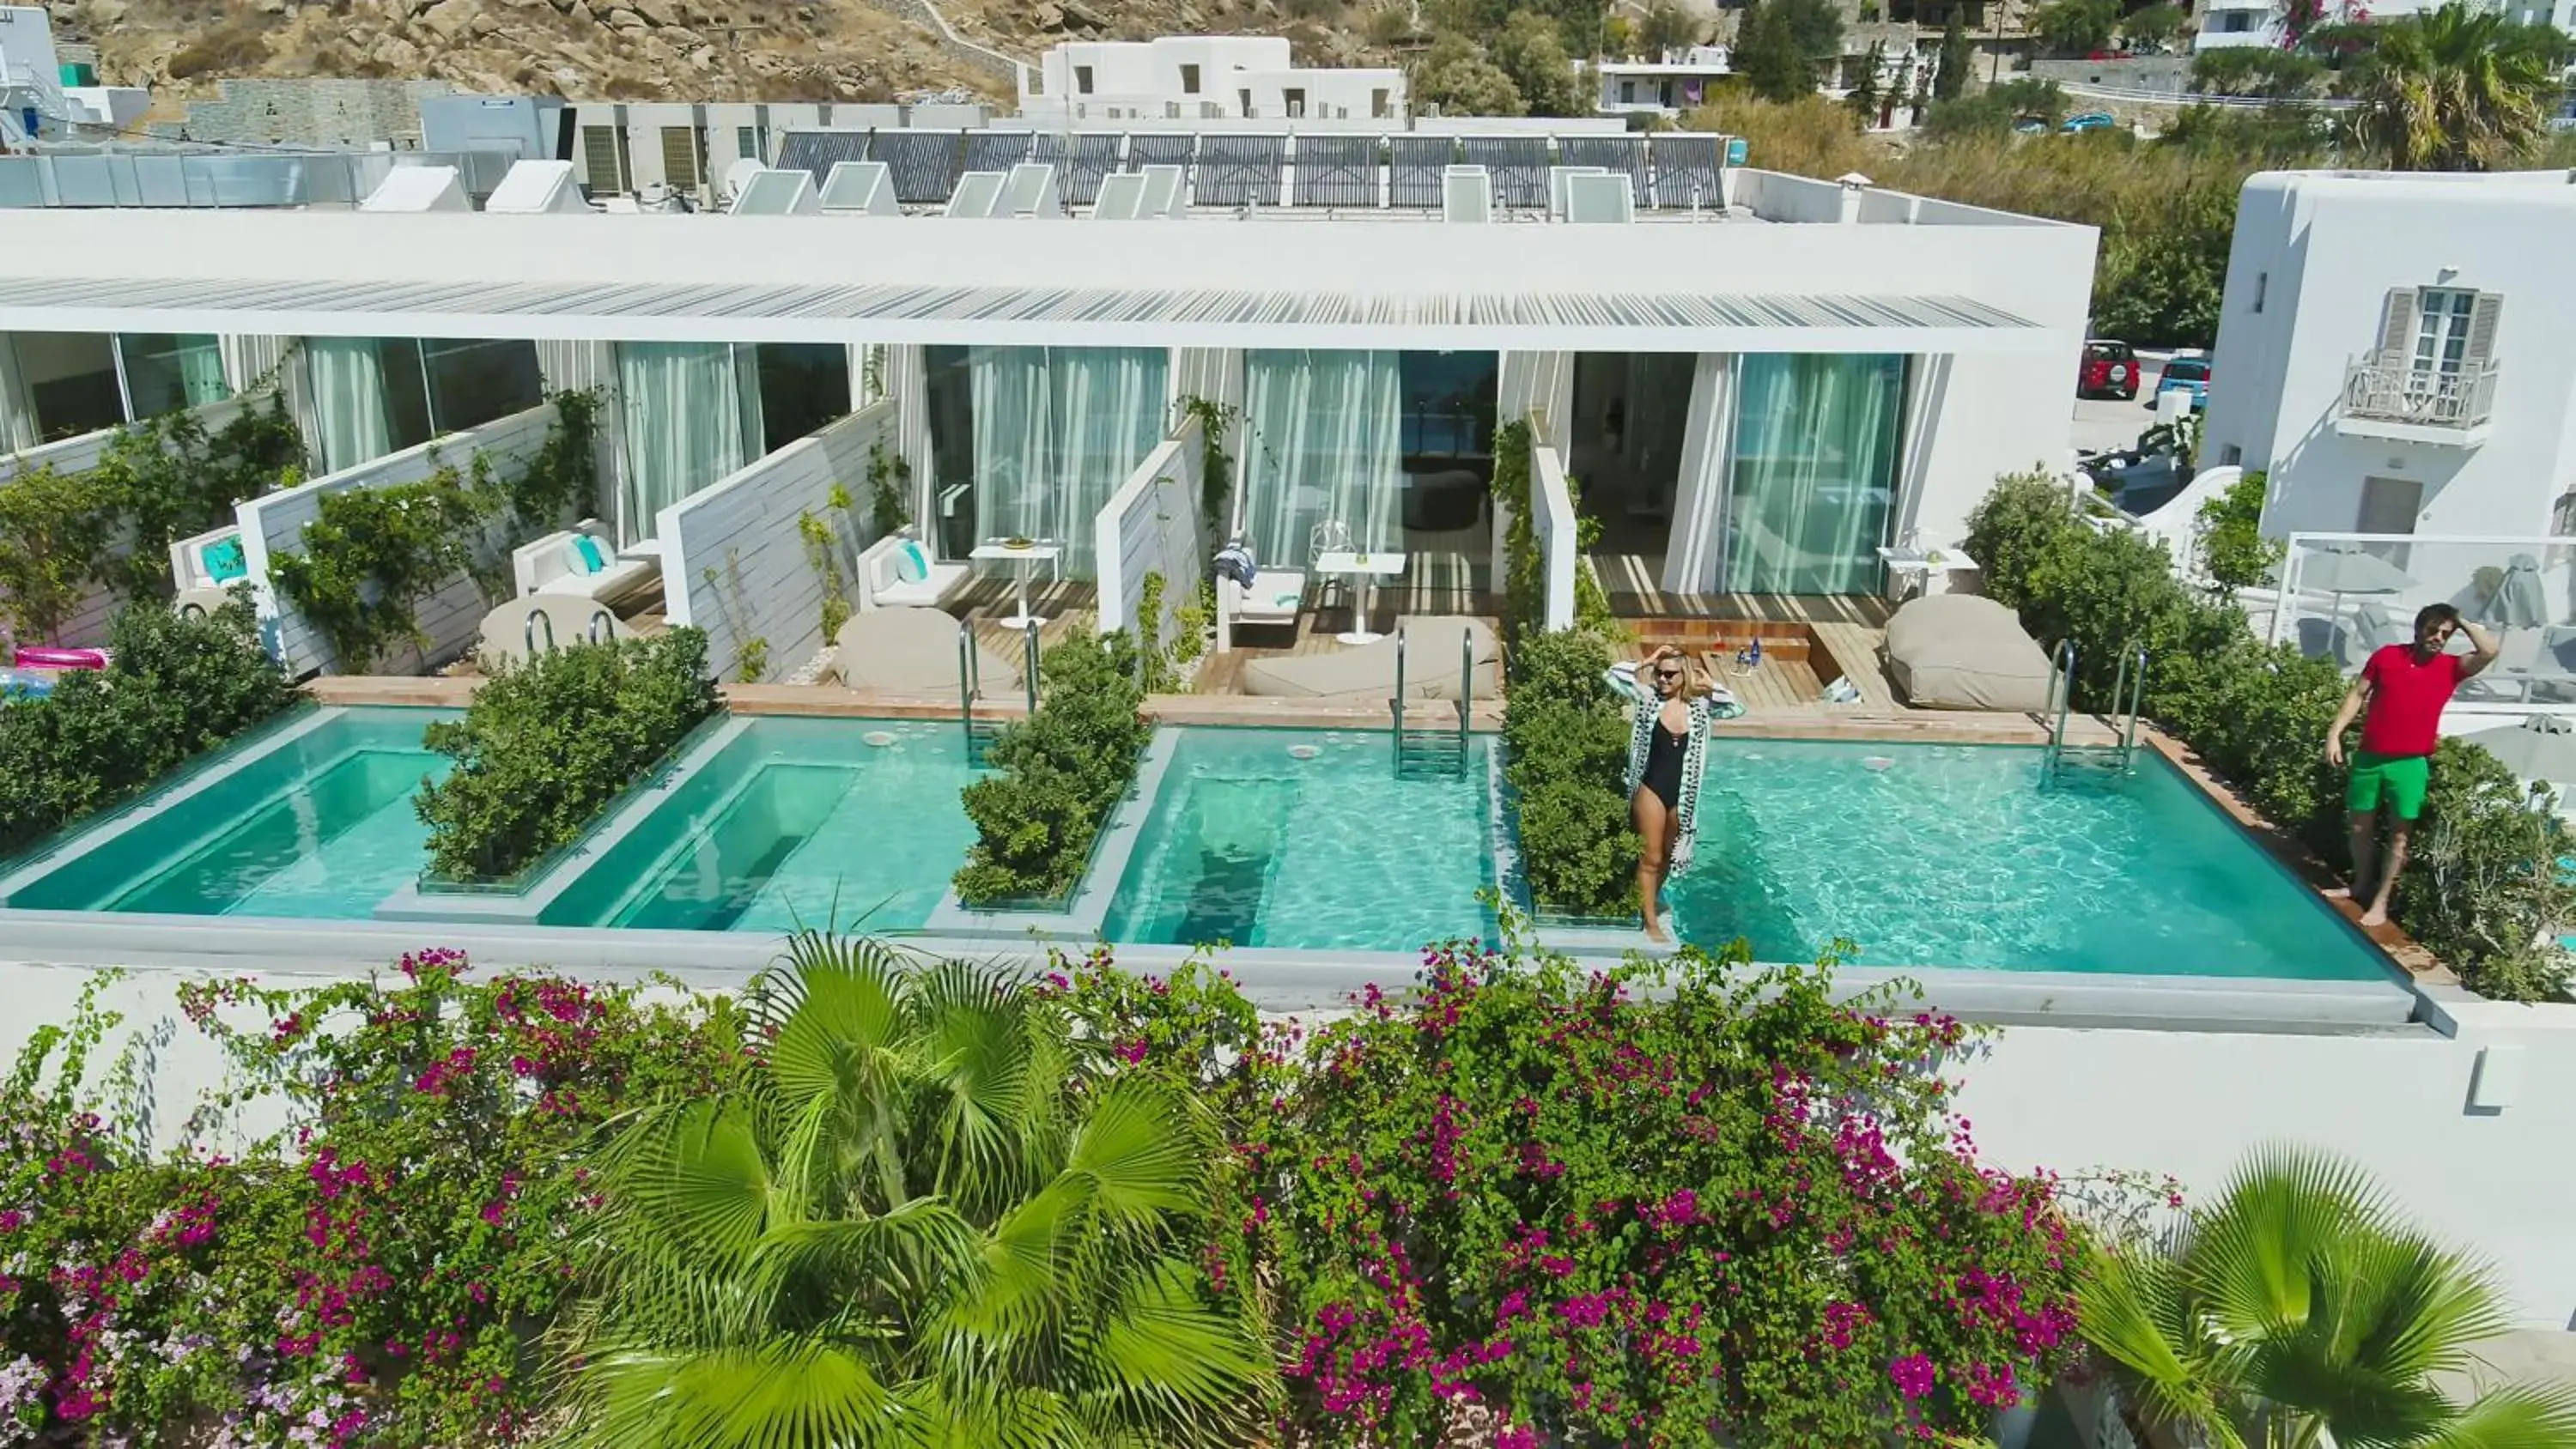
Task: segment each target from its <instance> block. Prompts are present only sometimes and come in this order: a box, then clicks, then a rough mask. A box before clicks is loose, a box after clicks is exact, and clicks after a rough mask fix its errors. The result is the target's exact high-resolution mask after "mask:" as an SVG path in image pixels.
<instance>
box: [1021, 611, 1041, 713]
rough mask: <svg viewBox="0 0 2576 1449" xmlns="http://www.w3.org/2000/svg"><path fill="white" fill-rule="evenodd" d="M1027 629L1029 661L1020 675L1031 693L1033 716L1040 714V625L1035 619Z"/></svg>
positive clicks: (1030, 708)
mask: <svg viewBox="0 0 2576 1449" xmlns="http://www.w3.org/2000/svg"><path fill="white" fill-rule="evenodd" d="M1027 628H1028V652H1027V659H1026V662H1025V663H1024V664H1023V666H1022V667H1021V670H1020V675H1021V678H1022V679H1023V680H1024V681H1025V682H1026V683H1027V685H1028V691H1029V713H1031V714H1036V713H1037V712H1038V625H1037V621H1036V620H1035V619H1032V620H1030V621H1029V622H1028V625H1027Z"/></svg>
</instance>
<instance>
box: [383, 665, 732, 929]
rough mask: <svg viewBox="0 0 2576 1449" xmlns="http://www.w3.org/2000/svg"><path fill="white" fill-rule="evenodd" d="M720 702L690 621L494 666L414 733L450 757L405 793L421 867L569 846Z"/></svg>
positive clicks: (540, 853) (464, 873)
mask: <svg viewBox="0 0 2576 1449" xmlns="http://www.w3.org/2000/svg"><path fill="white" fill-rule="evenodd" d="M721 708H723V701H722V700H721V699H720V698H719V697H718V696H717V694H716V690H715V685H714V684H713V683H712V682H710V681H709V679H708V678H707V636H706V635H705V634H703V633H701V632H699V631H698V630H695V629H673V630H671V631H669V632H668V633H664V634H661V635H658V636H656V637H654V638H651V639H630V640H626V641H624V642H622V643H616V644H575V645H572V646H570V647H568V648H563V649H558V650H555V651H554V652H553V653H550V654H540V655H538V656H537V657H536V658H534V659H532V660H530V661H528V662H527V663H525V664H522V665H520V666H518V667H516V668H512V669H505V670H503V671H502V672H501V673H499V674H497V675H495V676H493V677H492V678H491V679H488V680H486V681H484V683H483V686H482V687H481V688H480V689H478V690H476V691H475V692H474V703H473V705H472V707H470V708H469V709H467V710H466V712H465V718H463V719H461V720H455V721H452V722H445V723H440V724H434V725H431V726H430V727H429V729H428V731H427V732H426V733H425V734H424V735H423V737H422V742H423V743H424V744H426V745H427V746H428V747H429V748H430V749H433V750H436V751H438V752H439V753H440V754H443V755H446V756H448V757H449V758H451V759H453V760H454V761H455V762H456V766H455V769H454V770H453V772H451V773H450V774H449V775H448V777H447V778H446V779H444V780H442V781H439V782H438V783H436V784H431V785H424V786H422V787H421V792H420V795H419V797H418V799H417V800H416V801H415V804H416V805H417V807H418V809H419V811H420V818H421V819H422V820H423V821H424V822H426V823H427V824H428V826H429V861H430V874H431V875H432V876H434V877H435V878H437V879H440V880H446V881H455V882H468V881H496V880H501V879H504V878H506V877H508V876H511V875H513V874H515V873H517V872H519V871H520V870H523V869H525V868H526V867H528V866H529V865H531V864H534V863H535V862H536V861H538V860H541V859H543V858H544V857H545V855H546V854H547V853H548V852H549V851H553V850H556V849H558V848H560V847H562V846H564V845H567V844H570V843H571V842H572V841H573V840H574V839H575V838H576V837H578V836H579V835H580V834H581V832H582V830H583V829H584V828H585V827H586V826H588V825H589V824H590V821H591V818H592V817H593V816H595V815H597V814H598V813H599V812H600V811H601V810H602V809H603V808H605V807H606V806H607V805H608V803H609V802H610V801H612V800H614V799H616V798H617V797H618V795H620V794H621V793H623V792H624V791H625V790H626V788H627V787H628V786H630V785H632V784H634V783H635V782H636V781H637V780H640V779H642V778H643V777H644V775H645V773H646V772H647V771H649V770H651V769H652V768H653V766H654V765H655V764H656V763H657V762H659V761H660V760H661V759H663V757H665V756H666V755H668V754H670V752H671V751H672V749H673V748H674V747H676V746H677V745H678V744H679V743H680V741H681V740H683V739H684V738H686V737H687V735H688V733H689V731H691V730H693V729H695V728H697V726H698V725H699V724H700V723H702V722H704V721H705V720H706V719H707V718H708V717H709V716H710V715H713V714H714V713H716V711H718V710H719V709H721Z"/></svg>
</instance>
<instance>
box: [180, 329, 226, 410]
mask: <svg viewBox="0 0 2576 1449" xmlns="http://www.w3.org/2000/svg"><path fill="white" fill-rule="evenodd" d="M179 387H180V390H181V391H182V392H183V393H184V394H185V395H186V397H187V399H188V406H190V407H192V408H194V407H204V406H205V405H206V404H208V403H211V402H222V401H223V400H224V399H225V398H228V397H231V396H232V395H233V389H232V384H231V383H230V382H228V381H226V380H225V378H224V350H223V346H222V344H221V343H219V342H217V341H216V340H215V339H214V338H212V337H182V338H180V339H179Z"/></svg>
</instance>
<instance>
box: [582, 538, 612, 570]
mask: <svg viewBox="0 0 2576 1449" xmlns="http://www.w3.org/2000/svg"><path fill="white" fill-rule="evenodd" d="M575 546H576V547H578V548H579V549H580V550H581V556H582V557H583V558H585V559H587V560H589V561H590V572H592V573H595V574H598V573H606V572H607V571H608V545H606V544H604V543H601V542H600V541H599V540H598V539H595V538H593V537H591V536H590V535H589V534H586V533H585V534H583V535H582V536H581V538H580V539H579V541H578V542H577V544H576V545H575Z"/></svg>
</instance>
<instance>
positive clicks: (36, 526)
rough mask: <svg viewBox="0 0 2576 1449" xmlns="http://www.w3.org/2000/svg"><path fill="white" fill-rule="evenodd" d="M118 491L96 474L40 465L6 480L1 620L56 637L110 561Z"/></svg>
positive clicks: (0, 487) (25, 635)
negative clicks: (108, 553) (72, 471)
mask: <svg viewBox="0 0 2576 1449" xmlns="http://www.w3.org/2000/svg"><path fill="white" fill-rule="evenodd" d="M118 524H119V520H118V518H117V507H116V494H115V491H114V490H113V489H111V488H109V487H107V486H106V485H105V484H104V483H102V482H101V481H100V479H99V476H98V475H97V474H96V473H61V472H57V471H55V470H54V469H52V468H50V467H42V466H39V467H34V468H29V469H27V470H25V471H24V472H21V473H19V474H17V475H16V476H14V477H11V478H8V479H6V480H0V622H6V623H7V624H8V626H9V633H10V635H11V636H12V637H13V638H15V639H18V640H21V641H24V642H26V643H30V644H35V643H56V642H59V641H60V639H61V633H62V627H63V625H64V624H65V623H67V622H69V621H70V620H71V617H72V615H73V614H74V612H76V611H77V610H78V609H79V608H80V605H81V600H82V599H83V598H85V597H86V596H87V595H88V593H89V589H90V584H91V583H92V582H93V581H94V580H95V579H97V578H98V576H99V574H100V571H101V570H102V569H103V568H104V567H105V566H106V563H107V550H108V543H109V541H110V540H111V539H113V538H114V537H115V536H116V533H117V531H118Z"/></svg>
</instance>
